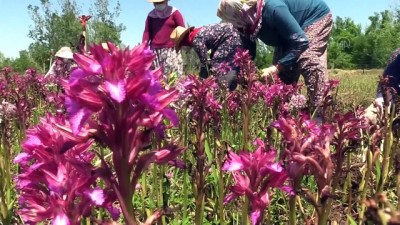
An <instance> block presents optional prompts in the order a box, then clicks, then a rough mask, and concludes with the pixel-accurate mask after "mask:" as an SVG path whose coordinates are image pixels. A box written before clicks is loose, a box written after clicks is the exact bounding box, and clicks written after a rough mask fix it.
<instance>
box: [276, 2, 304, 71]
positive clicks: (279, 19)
mask: <svg viewBox="0 0 400 225" xmlns="http://www.w3.org/2000/svg"><path fill="white" fill-rule="evenodd" d="M272 20H273V21H272V23H273V24H274V27H275V29H276V30H277V32H278V34H279V36H280V37H282V38H283V42H284V43H285V44H286V46H284V47H285V49H287V50H286V52H284V53H283V55H282V58H280V59H278V65H275V66H277V68H278V69H279V71H281V69H283V70H285V69H288V68H290V67H291V66H292V65H293V64H294V63H296V61H297V59H298V58H299V57H300V55H301V54H302V53H303V52H304V51H305V50H307V48H308V47H309V41H308V38H307V36H306V33H305V32H304V30H303V29H302V28H301V27H300V25H299V23H298V22H297V21H296V19H295V18H294V17H293V15H292V14H291V13H290V11H289V9H288V7H287V6H278V7H276V8H275V9H274V10H273V16H272Z"/></svg>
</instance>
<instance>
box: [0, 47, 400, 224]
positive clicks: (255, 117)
mask: <svg viewBox="0 0 400 225" xmlns="http://www.w3.org/2000/svg"><path fill="white" fill-rule="evenodd" d="M110 49H111V53H108V52H107V51H105V50H104V49H103V48H102V47H101V46H91V52H94V54H93V55H79V56H78V57H76V58H75V60H76V61H77V65H78V67H77V69H75V70H73V71H72V73H71V74H64V73H63V74H62V75H60V76H58V77H47V78H45V77H44V76H43V75H42V74H39V73H37V72H36V70H34V69H29V70H27V71H26V72H25V74H21V75H20V74H17V73H15V72H13V71H12V69H10V68H3V69H2V70H1V80H0V81H1V82H0V96H1V102H2V103H1V108H0V116H1V117H0V119H1V122H0V126H1V127H0V128H1V129H2V131H1V133H0V134H1V151H0V153H1V155H0V184H1V185H0V187H1V189H0V221H1V223H2V224H57V225H59V224H60V225H61V224H62V225H64V224H82V225H89V224H128V225H136V224H149V225H150V224H160V225H166V224H177V225H178V224H195V225H200V224H221V225H223V224H241V225H247V224H252V225H260V224H290V225H294V224H319V225H326V224H360V225H361V224H400V214H399V211H398V210H399V206H398V204H397V203H398V199H399V197H400V183H399V182H400V169H399V168H398V165H399V164H398V163H399V161H398V160H399V159H400V157H399V156H400V154H399V153H400V152H399V151H398V140H399V139H398V136H397V135H396V134H397V133H396V126H395V124H394V123H392V121H394V119H395V117H396V113H395V112H394V111H393V110H390V108H389V107H388V106H387V105H385V107H384V108H383V110H382V111H379V113H378V116H379V120H378V123H377V124H375V125H373V124H369V123H368V121H366V120H365V119H364V118H363V115H362V110H363V108H362V107H366V106H368V105H369V104H370V103H372V101H373V99H374V95H375V92H376V85H377V82H378V79H379V78H378V77H379V75H381V73H382V70H366V71H341V70H331V71H330V79H332V80H330V81H329V82H328V83H327V84H326V92H325V95H324V100H323V103H322V105H321V108H322V121H321V122H318V121H316V120H314V119H313V112H310V110H309V107H308V105H307V102H306V98H305V96H304V95H302V94H301V93H302V92H303V90H304V89H303V87H302V86H301V85H300V86H298V87H293V86H288V85H284V84H283V83H282V82H280V80H279V79H278V78H277V77H271V78H268V79H266V80H263V81H260V80H259V79H258V73H259V72H258V71H257V68H256V67H255V65H254V63H253V62H252V61H250V60H249V55H248V54H247V53H246V52H242V51H238V53H237V54H236V56H235V63H236V64H237V65H240V66H241V68H242V69H241V72H240V73H239V75H238V80H239V87H238V88H237V90H235V91H234V92H228V91H226V90H225V88H223V84H220V83H219V82H218V80H217V79H215V78H213V77H210V78H207V79H204V80H200V79H199V78H198V76H197V75H190V74H189V75H188V76H185V77H181V78H176V79H171V80H169V82H165V80H163V78H162V76H161V72H160V70H154V71H153V70H151V69H150V66H151V63H152V60H153V55H152V54H151V52H150V51H149V49H148V48H147V47H146V46H144V45H139V46H137V47H135V48H134V49H132V50H129V51H128V50H127V51H123V50H119V49H117V48H115V47H114V46H113V45H111V44H110ZM216 76H218V74H216ZM385 91H389V90H386V89H385ZM360 106H361V107H360ZM392 124H394V125H393V126H392Z"/></svg>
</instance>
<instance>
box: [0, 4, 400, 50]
mask: <svg viewBox="0 0 400 225" xmlns="http://www.w3.org/2000/svg"><path fill="white" fill-rule="evenodd" d="M76 1H77V3H78V4H79V5H80V6H82V7H81V9H82V13H83V14H87V11H85V9H86V8H87V6H88V4H87V3H86V4H85V2H89V1H87V0H76ZM39 2H40V0H0V5H1V6H2V7H3V10H1V13H0V21H1V22H0V30H1V31H2V32H1V34H0V52H2V53H3V54H4V55H5V56H6V57H17V56H18V54H19V51H20V50H24V49H27V48H28V46H29V44H30V43H31V42H32V40H31V39H30V38H28V36H27V35H28V31H29V28H30V26H32V25H33V23H32V22H31V19H30V16H29V14H28V10H27V6H28V5H29V4H32V5H39ZM52 2H55V3H57V2H58V1H57V0H52ZM110 2H115V0H114V1H113V0H110ZM218 2H219V0H171V1H170V2H169V3H170V5H173V6H175V7H177V8H178V9H179V10H180V11H181V13H182V14H183V16H184V18H185V20H186V23H189V24H190V25H192V26H201V25H205V24H210V23H217V22H219V18H218V17H217V16H216V11H217V5H218ZM326 2H327V3H328V5H329V6H330V8H331V10H332V12H333V15H334V17H336V16H340V17H350V18H352V19H353V20H354V21H355V22H356V23H359V24H361V25H362V26H363V27H365V26H366V25H368V22H369V20H368V17H369V16H371V15H373V13H374V12H381V11H383V10H386V9H390V8H393V7H394V6H395V5H398V4H399V3H400V0H326ZM120 3H121V8H122V11H121V15H120V17H119V18H118V22H121V23H124V24H125V26H126V30H125V31H124V32H123V33H122V42H123V43H124V44H125V45H130V46H133V45H135V44H137V43H139V42H140V41H141V37H142V33H143V29H144V22H145V19H146V15H147V13H148V12H149V11H150V10H151V9H152V8H153V5H152V4H151V3H148V2H147V0H120ZM85 6H86V7H85Z"/></svg>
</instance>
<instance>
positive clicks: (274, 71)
mask: <svg viewBox="0 0 400 225" xmlns="http://www.w3.org/2000/svg"><path fill="white" fill-rule="evenodd" d="M261 71H262V74H261V77H270V76H272V75H274V74H277V73H278V72H279V70H278V67H276V66H270V67H268V68H265V69H262V70H261Z"/></svg>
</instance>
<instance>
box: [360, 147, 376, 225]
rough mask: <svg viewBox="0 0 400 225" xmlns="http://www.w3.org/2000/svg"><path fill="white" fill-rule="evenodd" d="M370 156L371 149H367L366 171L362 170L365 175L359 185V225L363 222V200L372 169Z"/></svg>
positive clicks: (371, 155)
mask: <svg viewBox="0 0 400 225" xmlns="http://www.w3.org/2000/svg"><path fill="white" fill-rule="evenodd" d="M372 157H373V153H372V151H371V150H369V149H368V150H367V157H366V158H367V168H366V171H364V174H365V176H364V177H363V178H364V179H362V180H361V185H360V190H362V193H361V201H360V202H361V204H362V205H361V210H360V214H359V215H360V223H359V224H360V225H362V224H363V219H364V212H365V204H364V202H365V200H366V199H367V189H368V185H367V184H368V182H369V180H370V177H371V171H372Z"/></svg>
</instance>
